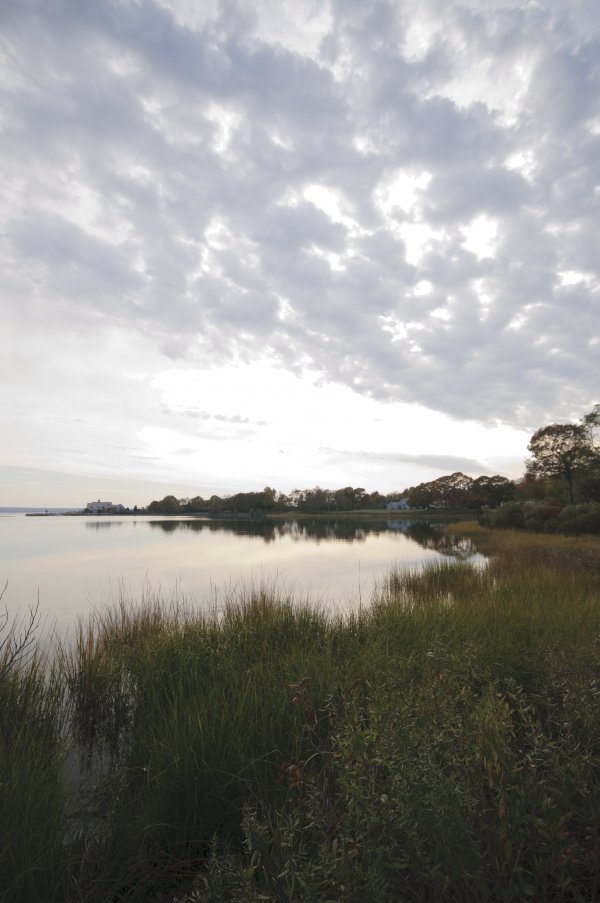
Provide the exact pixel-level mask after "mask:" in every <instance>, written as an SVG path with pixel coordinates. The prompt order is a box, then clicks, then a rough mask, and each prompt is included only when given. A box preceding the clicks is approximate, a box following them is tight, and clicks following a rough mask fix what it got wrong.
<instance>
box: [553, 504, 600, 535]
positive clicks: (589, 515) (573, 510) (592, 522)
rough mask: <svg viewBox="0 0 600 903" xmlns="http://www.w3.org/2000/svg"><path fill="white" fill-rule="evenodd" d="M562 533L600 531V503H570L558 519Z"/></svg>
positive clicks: (557, 524) (558, 528)
mask: <svg viewBox="0 0 600 903" xmlns="http://www.w3.org/2000/svg"><path fill="white" fill-rule="evenodd" d="M556 527H557V530H559V531H560V532H561V533H571V534H577V533H600V504H597V503H596V504H593V503H592V504H587V505H569V506H568V507H567V508H564V509H563V510H562V511H561V512H560V514H559V516H558V518H557V521H556Z"/></svg>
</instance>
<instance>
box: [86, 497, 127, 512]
mask: <svg viewBox="0 0 600 903" xmlns="http://www.w3.org/2000/svg"><path fill="white" fill-rule="evenodd" d="M86 508H87V510H88V511H89V512H90V514H106V513H107V512H108V511H111V512H113V511H125V506H124V505H121V504H117V505H114V504H113V503H112V502H101V501H100V499H98V501H97V502H88V503H87V505H86Z"/></svg>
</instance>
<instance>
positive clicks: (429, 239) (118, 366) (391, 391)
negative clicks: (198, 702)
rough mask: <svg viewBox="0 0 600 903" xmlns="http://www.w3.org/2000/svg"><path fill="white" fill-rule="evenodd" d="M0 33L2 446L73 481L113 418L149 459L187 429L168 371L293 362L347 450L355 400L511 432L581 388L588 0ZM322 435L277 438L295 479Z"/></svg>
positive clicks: (591, 348)
mask: <svg viewBox="0 0 600 903" xmlns="http://www.w3.org/2000/svg"><path fill="white" fill-rule="evenodd" d="M0 25H1V26H2V35H3V39H2V46H1V61H0V64H1V65H2V67H3V68H2V73H3V74H2V78H1V80H0V109H1V110H2V114H1V116H0V139H1V140H2V147H3V153H2V157H1V159H0V205H1V209H2V217H3V226H2V230H1V233H0V258H1V265H2V273H3V287H2V299H1V302H2V315H3V337H4V338H5V344H6V346H7V348H9V352H8V354H7V355H5V358H4V361H2V362H1V364H0V366H2V368H3V374H2V378H3V386H4V387H5V390H6V391H5V393H4V395H5V398H6V400H5V401H3V403H2V414H3V422H4V423H5V425H6V429H5V433H6V434H7V435H10V448H11V455H12V456H13V458H12V459H11V460H13V459H14V460H18V458H19V455H21V454H23V455H24V456H25V459H27V460H29V461H30V463H32V462H35V463H37V464H39V463H40V460H41V461H43V460H44V456H45V454H46V452H45V451H44V450H43V448H44V447H47V448H52V449H54V451H52V453H51V454H52V459H51V465H52V467H57V466H58V465H59V464H60V461H61V455H64V456H65V458H64V460H65V461H66V460H68V462H69V466H70V467H73V466H76V465H77V462H80V464H81V466H84V465H85V466H86V467H87V466H93V460H94V452H93V448H94V447H97V448H100V447H101V446H102V441H103V440H102V436H105V437H110V445H111V447H112V446H114V445H116V444H117V443H116V441H114V440H115V436H114V433H118V432H119V431H122V430H123V428H124V424H127V420H122V419H121V417H122V413H119V412H120V411H121V409H122V403H125V402H126V403H127V404H128V405H130V407H131V409H132V410H134V411H135V412H136V413H135V417H134V418H133V421H132V429H131V435H130V436H129V437H128V442H129V440H131V447H132V448H133V449H134V451H133V452H131V454H132V455H133V454H137V453H139V454H140V455H141V456H142V457H141V460H142V462H143V466H144V467H148V468H150V469H151V468H152V467H154V466H157V465H155V463H152V461H151V460H150V459H151V457H152V454H151V443H149V442H148V437H149V436H151V437H153V438H154V439H155V440H156V442H157V444H161V447H162V445H164V447H165V449H167V451H165V452H164V455H163V458H162V462H163V463H161V465H160V466H161V467H162V466H163V465H164V463H165V462H166V460H167V458H168V449H169V448H171V445H169V442H171V440H173V441H172V445H173V447H174V446H175V445H176V444H177V442H179V433H180V432H181V434H182V437H183V438H182V442H183V441H184V440H185V439H186V436H187V435H188V433H189V431H190V426H189V424H188V425H187V427H186V428H185V429H183V428H182V427H176V426H175V425H174V424H173V423H167V422H166V421H165V419H164V418H166V417H168V416H169V415H167V414H165V412H164V411H161V409H160V406H159V407H158V409H157V407H156V405H157V404H158V402H157V398H158V396H159V395H160V392H162V391H163V389H162V387H161V388H160V392H159V389H158V388H157V387H156V386H155V383H154V380H155V378H158V377H157V374H162V373H164V371H165V370H168V369H171V370H173V371H176V372H178V373H179V374H180V380H179V383H178V385H179V386H180V389H178V391H181V392H182V393H183V394H185V393H184V390H183V388H181V387H182V386H184V384H185V381H186V379H189V378H191V377H190V373H193V372H195V371H196V370H198V369H200V370H202V372H208V371H210V370H211V368H217V369H219V368H221V370H223V368H225V370H226V369H227V368H228V367H234V368H236V367H239V366H241V367H242V371H241V372H244V371H243V368H244V367H252V366H253V365H255V366H257V367H258V368H259V369H260V367H261V366H262V363H261V362H263V361H265V360H268V361H270V363H271V365H272V366H274V367H276V368H278V370H277V372H283V373H285V372H287V373H289V374H291V378H293V379H297V378H299V377H302V378H303V379H306V378H307V376H306V372H305V371H306V369H307V366H309V367H310V369H311V370H312V371H314V372H317V373H318V374H319V382H318V385H317V386H316V387H315V386H314V385H313V383H312V382H311V381H310V380H309V381H308V384H307V389H306V391H307V395H306V396H304V395H303V396H302V399H301V400H300V399H299V400H298V402H297V403H298V404H301V403H302V404H305V403H308V402H307V401H306V399H307V398H310V399H311V401H310V404H313V405H316V407H317V408H318V409H319V410H320V409H321V402H319V403H317V398H321V399H323V400H326V403H327V405H329V404H332V405H333V404H336V403H337V401H336V399H334V398H333V397H332V396H331V395H330V394H328V389H327V388H326V387H327V385H329V384H331V385H333V386H338V387H339V386H341V385H345V386H346V390H347V392H348V393H350V394H349V395H348V398H350V399H352V401H351V403H350V402H349V401H348V403H347V404H346V403H345V404H344V408H343V409H344V410H345V411H346V421H347V423H348V428H347V429H346V427H345V426H344V430H343V431H344V435H346V436H347V440H348V441H347V442H345V443H344V445H343V447H344V448H346V447H347V448H349V449H351V450H352V449H353V448H354V447H355V446H353V445H352V443H351V442H350V440H351V438H352V432H353V431H354V434H357V433H360V434H361V435H362V429H361V427H357V426H356V424H357V423H360V417H361V412H362V408H361V407H360V405H361V403H362V402H363V401H364V402H365V403H367V404H368V405H376V404H381V405H382V408H385V409H387V406H389V405H406V406H407V407H406V408H405V409H403V411H404V413H403V417H405V418H407V419H410V418H414V417H415V411H417V410H420V409H429V410H436V411H437V412H438V415H439V416H446V417H449V418H450V419H451V421H452V422H455V421H456V420H463V421H469V422H480V423H486V424H488V426H487V429H488V430H489V429H490V428H491V427H490V424H492V423H495V422H496V421H499V422H502V423H504V424H505V425H506V426H507V428H512V429H516V430H517V432H519V431H520V430H521V429H523V430H525V431H527V430H529V431H532V430H533V429H534V428H536V427H537V426H539V425H540V422H543V421H544V419H547V418H552V419H561V418H570V417H578V416H580V415H581V414H582V413H583V412H585V411H586V410H589V408H590V407H591V405H592V404H593V403H594V402H595V401H596V400H597V397H596V393H597V379H596V371H597V365H596V357H597V340H596V337H597V334H598V285H599V284H600V273H599V271H598V255H597V247H598V240H599V236H598V223H599V222H600V220H599V217H598V201H599V198H600V193H599V187H598V186H599V180H598V167H597V160H598V150H599V146H598V140H599V139H598V129H597V123H598V122H600V102H599V98H600V84H599V78H600V75H599V70H598V67H597V64H596V61H597V58H598V53H599V52H600V21H599V19H598V15H597V12H596V10H595V5H593V4H591V3H588V2H582V3H578V4H569V5H568V6H567V5H565V4H564V3H560V2H558V0H544V2H543V3H541V2H540V3H528V4H520V5H519V4H512V5H506V4H504V3H501V2H500V0H498V2H492V3H489V2H485V3H484V2H483V0H469V2H466V0H461V2H460V3H453V4H447V3H442V2H441V0H424V2H423V3H421V4H418V5H417V6H415V5H414V4H410V3H408V2H405V0H402V2H400V3H392V2H386V0H382V2H377V3H375V2H370V0H367V2H365V3H362V4H348V3H346V2H339V0H330V2H328V3H325V4H317V3H316V2H314V0H306V2H302V3H296V2H294V3H292V2H284V3H274V2H271V0H268V2H267V0H264V2H263V0H250V2H249V3H245V4H241V3H238V2H232V3H216V2H214V3H206V4H204V3H203V4H196V3H192V2H189V0H160V2H158V0H157V2H155V0H139V2H129V0H124V2H119V3H112V2H111V0H98V2H97V3H95V4H86V3H81V4H70V3H66V4H62V5H61V4H58V5H55V6H53V7H52V10H50V8H49V7H48V6H47V5H44V4H25V5H22V4H21V5H19V4H5V5H4V6H3V8H2V10H1V11H0ZM32 59H35V61H36V65H35V67H32V66H31V60H32ZM117 336H118V339H117V338H116V337H117ZM48 347H50V348H51V349H52V352H53V354H52V357H51V359H47V357H44V358H43V359H42V356H41V355H42V351H43V354H44V355H46V354H47V348H48ZM549 349H552V354H551V355H550V354H549V353H548V350H549ZM132 362H134V363H135V367H134V369H137V370H139V371H143V372H144V373H146V374H147V377H146V379H147V381H148V385H147V386H144V385H143V384H140V383H135V381H134V382H133V383H132V381H131V380H130V379H129V376H127V374H128V373H130V372H131V366H130V364H131V363H132ZM90 366H93V376H91V375H89V373H88V369H89V367H90ZM69 374H72V378H70V377H69ZM161 378H162V377H161ZM282 378H283V377H279V378H278V379H279V380H281V379H282ZM152 386H155V388H152ZM288 390H290V391H291V389H290V386H288ZM36 391H39V392H40V393H41V395H40V398H43V399H49V401H48V402H44V406H42V405H41V403H38V402H37V401H36ZM257 391H258V390H257ZM315 393H316V394H315ZM86 397H87V398H88V399H89V403H88V404H87V405H86ZM216 397H217V398H218V397H220V396H219V395H217V396H216ZM115 399H117V401H115ZM338 401H339V400H338ZM223 403H225V402H223ZM248 403H249V404H251V402H248ZM323 403H325V402H323ZM90 408H93V412H94V416H93V417H92V416H91V414H90ZM115 409H116V410H115ZM203 410H209V409H208V408H203ZM353 412H354V413H353ZM216 413H218V411H217V412H216ZM221 413H223V414H226V413H227V411H224V412H221ZM234 413H235V412H234ZM238 413H240V414H241V413H243V412H240V411H238ZM50 415H51V416H54V417H56V418H57V419H56V421H55V422H56V423H60V424H63V427H62V434H61V435H60V436H59V439H60V441H58V440H56V441H55V439H54V438H53V437H52V435H51V429H50V426H49V424H50V423H51V420H50V419H48V418H49V417H50ZM171 416H172V417H175V416H176V415H171ZM432 416H433V415H432ZM70 417H74V418H75V419H76V420H78V421H79V422H80V423H86V424H88V426H87V427H86V428H85V429H84V428H83V427H81V426H80V427H79V429H80V434H81V436H82V437H85V438H82V440H81V441H79V439H78V437H77V433H76V430H75V428H74V427H73V426H67V425H66V424H69V423H70V422H71V421H70V419H69V418H70ZM188 419H189V418H188ZM257 419H259V420H261V419H266V418H265V417H264V416H262V417H259V418H257ZM281 422H282V423H283V422H284V421H281ZM286 423H287V421H286ZM213 425H214V424H213ZM341 428H342V427H341V426H340V429H341ZM88 429H89V432H88V431H87V430H88ZM219 429H221V431H222V433H223V435H224V436H225V438H224V439H223V440H222V441H221V442H220V443H219V444H220V445H221V446H222V447H224V445H225V444H226V443H227V442H228V441H231V442H232V443H233V444H232V446H231V447H232V448H233V449H237V448H238V445H236V443H239V442H240V441H242V439H240V438H239V436H241V435H242V434H243V433H244V430H245V429H246V428H245V427H243V426H242V425H241V424H238V425H237V426H234V425H232V424H229V425H226V424H223V423H221V425H220V426H219ZM255 429H256V432H255V433H254V434H253V437H252V440H251V441H252V443H253V444H252V448H253V449H254V450H255V451H254V452H253V454H255V461H256V462H257V463H256V466H258V462H259V460H260V459H261V451H260V449H261V444H260V443H261V441H262V439H261V437H264V436H265V435H266V434H267V427H256V428H255ZM287 429H288V426H286V430H287ZM327 429H328V426H327V418H326V417H325V418H324V419H323V421H321V420H319V419H314V420H313V419H311V430H312V433H311V435H310V437H309V438H310V442H308V438H307V443H308V444H306V445H301V444H299V445H298V448H302V449H303V452H302V454H306V460H307V461H308V460H310V461H312V462H313V465H314V467H315V468H316V469H317V470H318V467H317V465H316V464H315V463H314V462H315V461H316V460H318V455H317V457H316V458H315V457H314V455H315V454H316V452H315V453H313V451H311V449H314V448H317V447H318V446H319V443H320V440H319V441H317V434H318V433H319V432H320V431H323V430H327ZM148 430H155V431H158V432H154V433H152V432H148ZM165 430H166V431H167V432H165ZM227 430H229V433H227ZM235 430H238V431H239V435H238V433H235V435H233V433H234V432H235ZM36 431H37V433H38V435H41V436H43V438H44V443H42V444H38V447H37V449H36V448H35V442H34V439H33V437H34V436H35V434H36ZM161 431H162V432H161ZM169 431H171V432H169ZM173 432H175V433H176V434H177V442H176V441H175V439H174V438H173ZM230 434H231V435H230ZM244 435H245V433H244ZM446 435H447V434H446V432H444V433H443V440H441V439H440V441H443V442H444V443H445V442H446V441H447V440H446ZM519 435H522V434H521V433H520V432H519ZM227 436H230V438H229V439H227ZM144 437H145V438H144ZM160 437H162V438H160ZM165 437H166V438H165ZM159 439H160V442H159ZM167 439H168V441H167ZM198 441H200V439H198ZM206 441H207V442H208V440H206ZM244 441H245V440H244ZM248 441H250V440H249V439H248ZM269 441H270V440H269ZM378 441H379V440H378ZM392 441H394V440H393V438H392V436H391V435H388V434H386V437H384V436H383V435H382V436H381V437H380V441H379V445H378V446H377V447H378V448H379V449H380V451H381V452H382V453H383V451H384V445H385V442H390V443H391V442H392ZM423 441H424V440H423ZM298 442H300V440H299V439H298ZM311 443H312V444H311ZM215 444H216V443H215V442H213V443H212V446H211V447H213V446H214V445H215ZM329 444H330V446H331V447H332V448H334V447H336V448H338V447H342V445H341V443H336V442H333V441H332V442H331V443H329ZM182 447H183V446H182ZM192 447H195V446H192ZM61 448H62V449H65V450H66V451H65V450H63V451H61ZM107 448H108V439H107ZM48 454H50V452H48ZM111 454H112V452H108V451H107V452H106V453H102V454H98V458H99V459H101V460H102V461H107V460H114V461H117V460H118V461H120V462H121V464H120V465H119V466H123V467H125V466H126V463H125V462H126V455H125V454H124V455H123V457H122V458H118V456H117V457H115V458H114V459H111V457H110V456H111ZM127 454H129V452H128V453H127ZM161 454H162V453H161ZM236 454H237V452H236ZM453 454H459V452H458V451H457V452H453ZM181 457H183V456H181ZM233 457H235V455H233ZM301 457H302V456H301V455H300V456H299V457H298V458H297V460H296V459H294V460H295V461H296V463H297V464H298V466H300V463H301ZM280 458H281V456H279V457H278V458H277V461H275V458H273V460H272V461H271V464H272V466H273V467H275V466H276V463H277V465H278V466H282V465H281V461H280ZM263 459H264V460H267V459H268V460H271V458H269V457H268V455H266V453H265V454H263ZM48 460H50V459H48ZM222 460H225V457H223V458H222ZM291 460H292V458H291V457H290V461H291ZM48 466H50V464H49V465H48ZM115 466H116V465H115ZM311 466H312V465H311ZM319 466H320V465H319ZM290 467H291V465H290ZM284 470H285V468H283V469H282V470H281V473H284ZM311 472H312V471H311ZM345 479H346V480H348V479H349V477H345Z"/></svg>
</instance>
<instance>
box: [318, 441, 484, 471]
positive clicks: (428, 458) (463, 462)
mask: <svg viewBox="0 0 600 903" xmlns="http://www.w3.org/2000/svg"><path fill="white" fill-rule="evenodd" d="M319 451H322V452H324V453H325V454H327V455H328V456H331V457H333V458H335V459H337V460H340V461H342V460H344V461H361V462H368V463H370V464H388V465H393V464H414V465H416V466H417V467H418V468H429V469H432V470H434V471H435V472H436V473H438V474H442V473H456V472H457V471H460V472H462V473H466V474H467V475H469V476H473V475H474V474H476V475H480V474H490V473H491V471H490V469H489V467H487V466H486V465H485V464H483V463H482V462H481V461H477V460H476V459H474V458H464V457H461V456H459V455H434V454H425V455H419V454H415V455H410V454H401V453H394V452H390V453H382V452H372V451H356V452H355V451H344V450H342V449H334V448H321V449H319Z"/></svg>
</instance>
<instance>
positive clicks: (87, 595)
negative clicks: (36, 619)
mask: <svg viewBox="0 0 600 903" xmlns="http://www.w3.org/2000/svg"><path fill="white" fill-rule="evenodd" d="M448 558H461V559H464V560H467V561H471V562H472V563H474V564H476V565H478V564H480V563H481V562H482V561H483V560H484V559H483V556H481V555H479V554H478V553H477V552H476V550H475V549H474V548H473V547H472V545H471V543H470V542H469V541H465V540H456V539H454V538H453V537H448V536H444V535H442V534H441V533H440V532H439V530H438V529H437V528H435V527H434V526H432V525H431V524H427V523H423V522H420V523H414V522H409V521H408V522H407V521H402V520H398V519H389V520H386V519H381V520H368V521H354V520H347V519H339V520H337V521H336V520H334V519H332V520H320V519H314V520H309V519H307V520H298V521H295V520H286V521H266V522H253V521H207V520H199V519H196V518H176V519H175V518H169V519H167V518H164V517H147V516H135V517H131V516H124V517H25V516H24V515H22V514H14V515H8V514H4V515H2V516H0V589H1V588H2V586H4V583H5V581H7V584H8V585H7V587H6V591H5V593H4V597H3V599H2V606H4V605H6V606H7V608H8V610H9V613H10V614H11V616H12V615H13V614H15V613H21V614H26V613H27V611H28V608H29V606H31V605H35V604H36V602H37V601H38V598H39V607H40V615H41V617H42V620H43V622H44V624H45V629H49V628H50V627H51V626H54V625H55V626H56V628H57V629H58V630H59V631H60V632H63V631H65V630H66V629H68V628H69V627H71V626H72V625H73V624H74V623H75V622H76V620H77V617H78V616H79V615H83V616H85V615H86V613H88V612H90V611H91V610H92V609H93V607H94V606H98V605H104V604H106V603H110V602H111V601H114V600H116V599H118V598H119V597H122V596H125V597H127V598H131V599H139V598H141V596H142V594H143V593H147V592H148V588H149V587H150V588H151V589H152V590H153V591H155V592H156V591H158V592H160V593H161V594H162V595H164V596H165V597H166V598H169V597H171V596H172V595H173V594H174V593H176V594H177V595H178V597H179V598H180V599H183V598H185V599H187V600H188V601H189V602H191V603H192V604H194V605H198V606H201V607H203V608H213V607H214V606H215V604H216V605H217V606H218V605H219V604H220V603H222V602H223V600H224V599H225V598H226V596H227V594H228V593H229V592H231V591H232V590H234V589H235V586H236V585H239V584H245V585H247V584H248V583H251V582H253V583H255V584H257V583H261V582H266V583H269V584H270V585H276V586H277V587H279V588H280V589H281V590H283V591H287V590H292V591H293V592H294V595H295V597H296V598H298V599H299V600H305V599H307V598H310V599H311V600H312V601H313V602H315V603H316V604H319V605H321V606H323V607H325V608H329V609H332V610H340V609H346V610H347V609H349V608H356V607H357V606H359V605H361V604H362V605H366V604H368V602H369V599H370V597H371V594H372V592H373V589H374V587H375V584H376V582H377V581H381V580H382V579H383V578H384V577H385V575H386V574H387V573H388V572H389V570H390V568H391V567H400V568H406V569H418V568H421V567H423V566H425V565H427V564H429V563H432V562H435V561H440V560H444V559H448Z"/></svg>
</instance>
